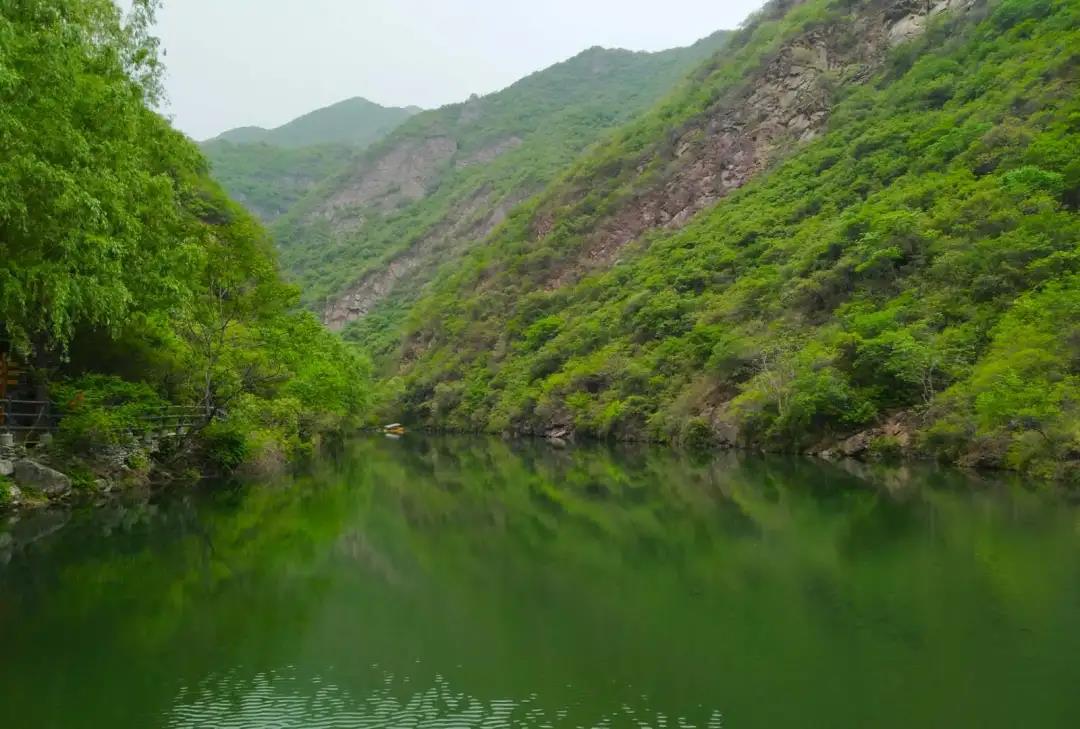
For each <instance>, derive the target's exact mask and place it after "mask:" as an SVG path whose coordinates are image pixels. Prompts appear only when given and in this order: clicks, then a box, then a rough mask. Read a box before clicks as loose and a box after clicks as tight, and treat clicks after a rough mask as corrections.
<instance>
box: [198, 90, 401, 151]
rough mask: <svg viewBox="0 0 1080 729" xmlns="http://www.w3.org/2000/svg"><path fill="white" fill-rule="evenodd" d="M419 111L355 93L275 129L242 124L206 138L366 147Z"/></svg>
mask: <svg viewBox="0 0 1080 729" xmlns="http://www.w3.org/2000/svg"><path fill="white" fill-rule="evenodd" d="M420 111H421V110H420V109H419V108H418V107H415V106H410V107H405V108H401V107H385V106H380V105H379V104H376V103H375V102H373V101H368V100H367V99H363V98H360V97H356V98H352V99H346V100H345V101H339V102H338V103H336V104H332V105H330V106H327V107H324V108H322V109H316V110H315V111H313V112H310V113H308V114H305V115H303V116H301V117H298V118H296V119H293V120H292V121H291V122H289V123H287V124H283V125H282V126H280V127H276V128H274V129H263V128H262V127H241V128H239V129H231V130H229V131H227V132H225V133H223V134H220V135H219V136H217V137H215V138H214V139H211V140H208V141H210V142H231V143H233V144H270V145H273V146H275V147H311V146H315V145H320V144H345V145H349V146H352V147H367V146H369V145H371V144H374V143H375V142H377V141H379V140H380V139H382V138H383V137H385V136H386V135H387V134H389V133H390V132H392V131H393V130H394V129H395V128H397V127H398V126H400V125H401V124H402V123H403V122H404V121H405V120H406V119H408V118H409V117H411V116H413V115H414V114H417V113H419V112H420Z"/></svg>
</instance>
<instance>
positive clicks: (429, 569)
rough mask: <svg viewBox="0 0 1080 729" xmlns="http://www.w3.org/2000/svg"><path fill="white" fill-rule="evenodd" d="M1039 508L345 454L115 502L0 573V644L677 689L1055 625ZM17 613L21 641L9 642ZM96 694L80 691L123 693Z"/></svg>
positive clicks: (686, 464) (667, 469)
mask: <svg viewBox="0 0 1080 729" xmlns="http://www.w3.org/2000/svg"><path fill="white" fill-rule="evenodd" d="M1047 501H1048V500H1047V499H1046V498H1044V497H1042V496H1040V495H1036V494H1029V493H1026V492H1023V491H1021V490H1017V489H1009V488H1007V487H1005V486H1002V485H1000V484H998V485H994V484H985V483H976V484H972V483H970V482H969V481H968V480H966V478H965V477H962V476H960V475H959V474H957V473H955V472H948V471H939V470H937V469H933V468H925V469H924V468H919V467H915V466H906V467H904V468H902V469H890V468H887V467H883V466H853V465H851V464H825V463H818V462H814V461H808V460H803V459H787V458H777V457H754V456H746V455H740V454H725V455H722V456H719V457H717V458H715V459H692V458H684V457H681V456H680V455H678V454H675V453H672V452H670V451H667V450H662V449H653V448H648V447H634V446H629V445H626V446H619V447H614V448H606V447H599V446H586V447H578V448H569V449H564V450H559V449H553V448H551V447H549V446H547V445H546V444H544V443H541V442H521V441H518V442H505V441H500V440H494V439H470V438H430V439H427V438H407V439H405V440H402V441H396V442H390V441H385V440H382V439H372V440H361V441H359V442H356V443H354V444H352V445H351V446H349V447H348V448H347V449H346V451H345V452H344V453H343V454H341V455H340V457H339V458H337V459H335V461H334V462H333V463H329V462H327V463H323V464H321V465H320V466H319V467H317V470H316V472H314V473H312V474H310V475H307V476H304V477H301V478H297V479H296V480H295V481H294V482H293V483H291V484H279V485H275V486H263V487H259V486H254V487H250V488H245V489H240V490H236V491H227V492H222V491H218V492H210V493H208V494H202V495H195V494H183V495H178V496H174V497H168V498H165V499H164V500H163V501H162V502H161V503H160V504H155V503H149V502H135V503H130V504H120V505H114V506H111V507H107V508H104V509H100V510H96V511H92V512H87V513H79V514H75V515H73V516H72V518H71V520H70V523H68V524H67V526H66V527H65V528H64V529H63V530H61V531H59V532H57V533H55V534H51V535H48V536H44V537H40V538H38V539H36V540H32V541H29V542H26V543H22V542H20V543H19V544H20V546H18V548H17V549H16V550H15V551H14V552H13V558H12V560H11V563H10V564H9V565H8V566H7V567H6V568H0V609H2V610H3V612H4V613H5V615H6V616H7V617H9V618H11V620H10V621H8V620H5V621H4V622H3V623H0V645H5V646H8V648H9V651H10V653H11V655H20V654H21V653H25V654H26V655H31V654H34V653H36V652H38V651H40V646H41V645H49V644H50V643H54V642H55V641H56V635H59V634H61V633H64V632H67V633H70V632H71V631H76V632H87V633H94V632H95V631H96V632H104V633H106V634H107V635H108V636H109V644H110V646H111V649H112V650H113V651H114V652H115V653H116V655H117V657H118V658H117V660H120V659H124V658H125V657H126V658H127V659H128V660H131V661H133V662H135V663H137V662H138V661H139V660H140V659H143V658H145V657H146V656H148V655H159V654H162V653H165V654H168V653H169V652H171V651H176V650H178V646H182V649H183V651H184V654H185V655H187V656H189V658H187V659H185V660H184V661H181V662H180V664H179V665H178V667H177V670H178V671H179V672H180V673H181V674H182V675H181V676H180V678H184V679H190V680H191V681H197V680H198V679H200V678H202V677H203V676H206V675H207V674H208V673H211V672H213V671H215V670H219V669H220V668H221V667H222V666H228V665H235V664H237V663H244V662H246V663H249V664H254V665H261V666H270V667H276V666H280V665H283V664H285V663H287V662H289V661H290V660H292V659H293V658H294V657H295V656H296V655H297V654H300V655H305V654H310V655H312V656H318V655H319V654H320V650H321V651H323V652H329V653H333V652H334V651H336V650H340V649H341V646H342V645H352V644H353V642H355V644H356V645H362V646H364V648H365V650H368V651H371V652H373V653H378V654H394V653H395V652H396V653H400V654H401V656H402V658H401V660H402V661H405V660H406V659H407V658H409V657H411V656H414V655H415V656H419V655H421V654H424V653H425V652H426V651H434V652H436V653H438V652H439V651H441V652H442V654H445V655H452V654H455V653H456V652H461V651H473V652H475V653H476V655H478V656H482V657H484V658H485V659H486V660H487V662H489V663H491V664H492V665H505V664H506V662H508V661H509V662H513V661H514V660H520V657H521V656H522V655H528V656H530V659H531V660H534V661H535V662H536V668H535V671H534V673H533V674H531V676H532V678H533V679H534V680H539V679H538V678H537V677H538V676H540V677H542V676H544V675H546V673H545V671H546V669H545V665H546V664H545V661H548V662H551V663H552V664H558V663H559V661H560V660H561V658H562V657H565V656H575V663H574V666H573V672H574V678H575V679H576V680H579V681H587V680H590V677H594V676H600V675H604V676H606V675H608V674H609V673H610V674H614V675H616V676H623V675H625V676H629V675H630V674H631V673H632V672H633V671H635V670H638V671H640V670H641V666H644V665H653V664H656V665H662V664H663V663H664V662H665V661H670V660H673V659H672V656H677V655H684V656H692V657H693V661H695V662H696V663H697V665H698V667H699V668H700V670H698V671H697V672H696V673H697V674H699V675H696V676H695V677H689V678H688V677H687V676H685V675H680V672H679V670H678V669H677V668H672V669H669V670H667V671H660V672H658V673H657V674H656V675H655V676H652V677H651V679H650V680H652V681H654V682H655V685H654V686H653V687H652V688H653V689H654V690H655V693H656V695H667V696H672V697H677V696H680V695H694V694H695V692H698V693H707V692H708V691H709V690H712V688H711V686H712V684H711V683H710V682H711V681H713V680H714V678H713V677H715V676H718V675H723V674H724V672H725V670H726V669H729V668H730V662H731V661H733V660H734V661H736V663H738V662H739V661H745V660H749V659H748V658H746V657H748V656H755V655H775V656H776V657H777V658H779V657H780V656H781V655H783V656H785V657H786V658H788V659H789V660H791V661H793V662H795V663H798V662H799V661H803V662H810V661H812V660H814V659H818V658H820V657H821V656H823V655H827V651H835V652H837V653H838V654H839V655H843V654H844V651H845V650H850V651H857V650H858V649H859V646H860V645H861V643H860V642H859V641H860V640H866V641H871V642H873V641H878V642H880V641H883V640H884V641H886V642H888V643H889V644H891V645H892V648H890V650H894V651H896V652H897V656H904V655H908V654H913V653H918V652H919V651H924V650H926V649H927V646H928V645H930V644H931V643H933V642H934V641H941V640H942V637H943V635H945V634H948V635H952V636H961V637H962V636H969V635H971V632H970V631H969V629H968V627H967V626H965V625H964V624H963V623H962V617H961V616H965V615H966V614H975V615H976V616H977V615H979V614H983V613H994V614H1000V615H1005V616H1009V619H1013V617H1014V616H1016V617H1017V619H1020V618H1022V619H1023V620H1024V621H1032V622H1034V623H1035V624H1039V621H1042V623H1044V624H1046V625H1055V624H1059V623H1055V617H1054V616H1053V614H1052V613H1053V611H1054V610H1055V609H1056V606H1058V605H1060V604H1061V602H1062V599H1063V593H1062V591H1063V590H1067V589H1070V588H1069V585H1073V586H1075V579H1074V578H1070V575H1072V576H1075V574H1076V571H1077V567H1078V565H1077V560H1078V551H1080V550H1077V549H1076V532H1075V528H1074V525H1073V524H1071V523H1069V521H1068V520H1069V519H1075V515H1074V512H1071V511H1070V510H1068V509H1066V508H1064V507H1061V506H1059V505H1054V504H1052V503H1047ZM65 518H66V517H65ZM1047 555H1053V559H1051V560H1048V559H1047ZM28 615H33V619H32V620H30V621H29V624H31V625H32V627H31V628H30V629H28V630H22V629H21V628H22V625H20V629H14V628H12V627H11V626H12V625H14V624H15V623H16V622H18V621H20V620H22V619H23V618H24V617H25V616H28ZM403 625H404V626H413V628H414V630H413V634H412V635H404V636H403V635H401V629H402V626H403ZM459 635H465V636H468V637H469V639H471V640H474V641H477V643H478V644H476V645H469V646H468V647H464V644H462V643H459V642H458V641H461V640H464V638H460V637H458V636H459ZM267 636H273V639H272V640H269V639H267ZM631 636H632V638H631ZM867 636H872V638H870V637H867ZM811 638H812V640H811ZM826 638H827V642H818V641H825V640H826ZM962 639H963V638H960V639H957V640H962ZM785 642H787V643H790V645H788V646H786V647H784V648H783V650H786V651H788V653H782V648H781V646H782V644H783V643H785ZM721 648H722V650H721ZM770 651H772V652H773V653H771V654H770ZM515 656H516V658H515ZM732 657H735V658H732ZM894 658H896V656H894ZM896 659H897V660H899V659H898V658H896ZM725 661H727V663H725ZM316 662H317V661H316ZM364 668H365V669H366V664H365V666H364ZM43 670H44V669H43ZM357 670H358V671H359V669H357ZM521 670H522V669H518V672H521ZM560 670H566V669H560ZM744 670H745V671H747V673H748V675H752V674H753V667H745V666H744ZM837 670H838V671H839V672H840V674H841V675H838V676H837V677H836V680H838V681H841V680H843V678H844V675H843V670H845V669H842V668H841V669H837ZM850 670H852V671H855V670H856V668H855V667H853V668H851V669H850ZM621 672H622V673H621ZM8 673H13V672H10V671H3V669H0V674H2V677H3V678H4V681H7V682H8V683H7V689H6V690H0V696H2V697H5V698H6V697H7V696H8V694H10V695H11V696H13V697H15V699H14V700H16V701H19V700H30V698H29V697H33V696H35V695H36V694H35V692H34V691H33V687H34V686H35V685H36V684H38V683H40V682H42V681H46V680H47V681H50V682H55V681H56V680H57V679H56V678H55V676H53V674H51V673H44V674H43V673H37V672H35V671H34V670H21V671H19V672H17V673H13V675H11V676H8ZM507 673H508V674H510V675H507V676H498V675H495V676H492V675H483V676H474V677H473V684H472V685H473V686H478V685H484V684H485V683H497V682H498V681H501V680H504V681H507V682H512V680H513V679H514V676H515V672H513V671H510V672H507ZM359 675H360V674H357V675H351V676H349V679H348V680H349V681H353V682H355V681H359V680H360V679H359V678H358V677H357V676H359ZM465 678H468V677H467V676H466V677H465ZM849 678H850V679H851V680H858V675H857V674H855V673H853V674H852V675H851V676H850V677H849ZM61 680H64V679H61ZM70 680H71V681H73V682H74V681H75V680H76V679H74V678H72V679H70ZM3 683H4V682H3V681H0V684H3ZM92 683H93V682H92ZM350 685H352V684H350ZM100 687H101V693H102V695H101V696H100V697H99V698H98V699H97V700H101V701H104V700H106V699H107V698H109V694H110V692H111V693H112V698H113V699H114V700H116V701H118V702H120V701H131V699H130V697H127V696H125V695H124V690H123V689H122V688H121V687H114V686H112V685H111V684H109V683H108V682H107V681H105V679H104V678H102V683H101V684H100ZM547 689H548V691H549V692H552V691H556V690H557V689H558V686H555V685H552V686H548V687H547ZM20 692H21V693H20ZM19 695H23V696H25V697H28V698H27V699H19V698H18V697H19ZM172 698H173V694H171V693H170V692H169V690H167V687H160V690H159V691H157V692H156V693H155V692H154V691H146V692H143V693H142V694H141V695H140V698H139V699H137V701H141V702H143V703H145V704H146V706H147V707H154V706H157V707H160V706H163V705H168V703H169V702H170V701H171V700H172Z"/></svg>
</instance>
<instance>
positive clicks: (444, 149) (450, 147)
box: [319, 136, 457, 230]
mask: <svg viewBox="0 0 1080 729" xmlns="http://www.w3.org/2000/svg"><path fill="white" fill-rule="evenodd" d="M456 152H457V142H456V141H455V140H453V139H451V138H450V137H444V136H439V137H429V138H427V139H410V140H409V143H408V144H401V145H398V146H396V147H393V148H391V149H390V150H389V151H388V152H387V153H386V154H384V155H383V156H381V157H379V158H378V159H376V160H375V162H374V163H373V164H370V165H365V166H364V167H362V168H361V171H360V174H359V176H357V177H356V178H355V179H354V180H353V181H352V183H351V184H349V185H346V186H345V187H344V188H343V189H342V190H341V191H340V192H339V193H338V194H337V195H335V196H333V197H332V198H330V199H329V200H328V201H327V202H326V204H325V205H324V206H323V208H322V209H321V210H320V211H319V212H320V213H321V214H322V215H323V216H325V217H328V218H330V219H332V220H334V221H335V222H336V223H337V224H338V227H339V228H340V229H342V230H345V229H348V228H350V227H357V225H358V224H359V223H362V222H363V221H362V219H359V220H358V219H356V218H355V217H352V216H342V217H341V219H340V220H338V219H337V218H338V216H337V213H338V211H339V210H341V209H343V208H357V207H375V208H377V209H379V210H383V211H386V210H393V209H394V208H395V207H397V206H398V205H401V204H402V203H407V202H415V201H416V200H420V199H422V198H424V197H426V196H427V194H428V190H429V188H430V186H431V184H432V182H433V180H434V179H435V178H436V176H437V175H438V173H439V172H440V170H442V168H443V167H444V166H445V165H446V164H447V163H448V162H449V161H450V160H451V159H452V158H453V156H454V154H455V153H456Z"/></svg>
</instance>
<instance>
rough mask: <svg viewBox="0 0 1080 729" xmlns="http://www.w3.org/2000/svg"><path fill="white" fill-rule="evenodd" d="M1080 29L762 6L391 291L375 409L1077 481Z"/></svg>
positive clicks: (885, 7) (1024, 20)
mask: <svg viewBox="0 0 1080 729" xmlns="http://www.w3.org/2000/svg"><path fill="white" fill-rule="evenodd" d="M1078 28H1080V6H1078V5H1077V4H1076V3H1073V2H1069V1H1064V0H1062V1H1055V0H998V1H992V0H991V1H989V2H983V1H981V0H952V1H951V2H950V1H946V0H939V1H938V2H917V1H913V0H854V1H850V0H848V1H841V0H832V1H830V0H803V1H802V2H795V1H791V0H788V1H786V2H782V1H777V2H772V3H769V4H768V5H767V6H766V8H765V9H764V11H763V12H762V13H760V14H759V15H758V16H757V17H755V18H754V19H753V20H752V21H751V22H750V23H749V24H748V25H747V26H746V27H745V28H743V29H742V30H740V31H739V32H738V33H737V34H736V36H735V37H734V38H733V39H732V40H731V41H730V43H729V45H728V46H727V47H726V48H725V49H724V51H723V53H721V54H718V55H717V56H715V57H714V58H712V59H711V60H709V61H707V62H706V63H705V64H704V65H703V66H702V67H701V68H699V69H698V70H697V71H696V72H694V73H693V74H692V75H691V82H690V83H689V84H687V85H686V86H685V87H684V88H682V89H681V90H680V92H679V93H677V94H675V95H674V96H672V97H671V98H670V99H668V100H667V101H665V102H663V103H661V104H660V105H659V106H657V107H656V108H654V109H653V110H652V111H650V112H649V113H647V114H645V115H643V116H641V117H639V118H638V119H637V120H636V121H634V122H632V123H630V124H628V125H627V126H626V127H624V128H622V129H620V130H619V131H618V132H617V133H615V134H614V135H613V136H612V137H611V138H610V139H609V140H608V141H606V142H604V143H603V144H600V145H597V146H596V147H594V148H593V149H592V150H590V151H589V152H588V153H587V154H585V155H583V156H582V157H581V158H579V159H578V160H577V161H575V162H574V163H573V165H572V166H571V167H570V168H569V169H568V170H567V171H566V172H565V173H564V174H563V175H562V176H561V177H560V178H559V179H558V180H557V181H556V182H555V183H553V184H552V185H550V186H548V187H547V188H546V189H545V190H544V192H542V193H541V194H539V195H538V196H537V197H535V198H533V199H532V200H531V201H530V202H529V203H528V204H526V205H523V206H520V207H518V208H517V209H515V210H513V211H511V213H510V214H509V216H508V218H507V220H506V222H505V223H504V224H502V225H501V226H500V227H499V228H498V229H497V230H496V231H495V232H494V233H493V234H492V235H491V236H490V237H489V238H488V239H487V240H486V241H485V242H484V243H483V244H482V245H480V246H477V247H475V248H474V249H473V250H472V252H470V253H469V255H467V256H466V257H465V259H464V260H463V261H462V262H461V264H460V265H458V266H456V268H455V271H454V272H453V274H452V275H447V276H446V277H444V278H443V279H441V280H440V281H439V282H437V283H436V284H435V285H434V286H433V287H432V289H431V290H430V291H429V292H428V293H427V294H425V296H424V297H423V298H422V299H421V300H420V301H419V302H418V303H417V305H416V306H415V307H413V308H412V310H411V312H410V313H409V317H410V321H411V326H410V328H409V330H408V332H407V334H406V337H405V339H404V344H403V347H402V349H401V350H400V355H401V356H400V358H399V359H398V372H397V373H398V375H399V376H400V379H398V380H395V382H394V385H395V387H398V388H400V389H399V390H398V391H399V392H400V395H399V396H398V397H396V398H395V399H394V401H393V403H392V404H391V405H390V407H391V408H392V409H393V412H394V414H395V419H400V418H403V417H407V418H410V419H413V420H417V421H421V422H426V423H428V424H430V425H433V426H436V427H443V428H450V429H460V430H474V429H476V430H488V431H503V432H516V433H534V434H543V433H549V432H559V433H562V434H563V435H564V436H565V435H571V434H573V433H578V434H584V435H592V436H602V437H612V438H627V439H633V438H658V439H675V440H682V441H684V442H693V443H708V444H714V445H715V444H721V443H723V444H726V445H736V446H745V447H754V448H768V449H783V450H799V451H813V452H827V453H847V452H849V451H854V452H858V453H859V454H862V455H871V454H872V455H881V456H882V457H883V456H884V455H885V454H893V455H895V454H898V453H921V454H932V455H935V456H937V457H941V458H945V459H948V460H954V461H957V462H960V463H964V464H970V465H976V464H977V465H982V466H995V467H1010V468H1019V469H1023V470H1028V471H1033V472H1034V471H1038V472H1040V473H1045V474H1053V475H1057V476H1062V477H1067V474H1068V473H1071V472H1072V473H1075V472H1076V471H1075V469H1076V466H1077V463H1078V461H1080V441H1077V439H1076V435H1075V434H1076V433H1077V432H1080V430H1076V428H1077V420H1076V413H1077V412H1080V410H1078V408H1080V352H1078V351H1077V348H1076V345H1075V342H1080V332H1077V331H1074V330H1075V329H1076V325H1073V324H1071V323H1070V324H1068V325H1067V326H1066V327H1065V329H1062V328H1061V327H1062V322H1073V321H1080V280H1078V279H1077V275H1078V272H1077V269H1078V266H1077V265H1076V261H1078V260H1080V258H1078V257H1077V251H1076V240H1077V239H1078V238H1077V236H1078V235H1080V218H1078V216H1077V203H1078V200H1080V166H1078V164H1077V162H1076V160H1077V159H1080V157H1078V155H1080V128H1078V127H1077V126H1076V124H1075V119H1076V118H1078V117H1077V116H1076V114H1078V113H1080V106H1078V104H1080V100H1078V98H1077V93H1076V89H1077V88H1080V84H1078V81H1080V79H1078V73H1080V65H1078V64H1077V57H1076V54H1075V52H1074V51H1073V50H1071V49H1073V48H1075V47H1077V44H1078V43H1080V37H1077V33H1080V30H1077V29H1078ZM1025 352H1026V354H1024V353H1025ZM1036 353H1039V354H1036ZM837 444H840V445H839V446H838V445H837Z"/></svg>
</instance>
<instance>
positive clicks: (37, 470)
mask: <svg viewBox="0 0 1080 729" xmlns="http://www.w3.org/2000/svg"><path fill="white" fill-rule="evenodd" d="M15 481H16V483H18V484H20V485H22V486H25V487H29V488H33V489H37V490H38V491H41V492H42V493H43V494H45V495H46V496H48V497H49V498H56V497H58V496H63V495H65V494H67V493H68V492H69V491H71V479H70V478H68V477H67V476H65V475H64V474H62V473H60V472H59V471H57V470H54V469H52V468H49V467H48V466H43V465H42V464H40V463H38V462H37V461H31V460H30V459H28V458H24V459H23V460H21V461H16V462H15Z"/></svg>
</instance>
